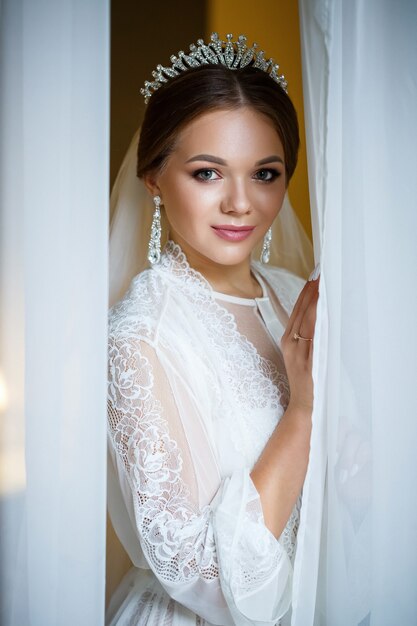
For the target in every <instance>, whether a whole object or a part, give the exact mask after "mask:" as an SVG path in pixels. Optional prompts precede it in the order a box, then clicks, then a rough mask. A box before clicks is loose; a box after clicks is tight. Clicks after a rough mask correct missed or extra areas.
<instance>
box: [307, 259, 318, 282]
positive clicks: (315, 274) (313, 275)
mask: <svg viewBox="0 0 417 626" xmlns="http://www.w3.org/2000/svg"><path fill="white" fill-rule="evenodd" d="M319 276H320V263H317V265H316V267H315V268H314V270H313V271H312V272H311V274H310V276H309V277H308V280H309V281H310V280H316V279H317V278H318V277H319Z"/></svg>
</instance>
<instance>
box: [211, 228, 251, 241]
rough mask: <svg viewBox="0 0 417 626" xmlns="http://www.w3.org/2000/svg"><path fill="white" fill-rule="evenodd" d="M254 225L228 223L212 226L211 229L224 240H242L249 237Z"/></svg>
mask: <svg viewBox="0 0 417 626" xmlns="http://www.w3.org/2000/svg"><path fill="white" fill-rule="evenodd" d="M254 228H255V226H231V225H229V224H225V225H223V224H222V225H220V226H212V229H213V230H214V232H215V233H216V235H218V236H219V237H221V238H222V239H226V241H243V239H246V238H247V237H249V235H250V234H251V232H252V231H253V230H254Z"/></svg>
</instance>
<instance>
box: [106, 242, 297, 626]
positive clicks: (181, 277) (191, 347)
mask: <svg viewBox="0 0 417 626" xmlns="http://www.w3.org/2000/svg"><path fill="white" fill-rule="evenodd" d="M252 272H253V274H254V275H255V277H256V278H257V279H258V281H259V282H260V283H261V285H262V287H263V291H264V294H263V297H261V298H255V299H253V300H252V299H245V298H238V297H235V296H228V295H224V294H220V293H217V292H215V291H213V289H212V287H211V286H210V284H209V283H208V282H207V281H206V280H205V279H204V277H203V276H202V275H201V274H199V273H198V272H196V271H195V270H193V269H192V268H190V266H189V265H188V263H187V260H186V258H185V255H184V254H183V253H182V251H181V249H180V247H179V246H178V245H176V244H174V243H173V242H171V241H169V242H168V243H167V245H166V246H165V248H164V251H163V254H162V258H161V261H160V263H158V264H157V265H155V266H153V267H152V268H151V269H149V270H145V271H144V272H142V273H140V274H138V275H137V276H136V277H135V278H134V279H133V280H132V282H131V285H130V288H129V290H128V292H127V293H126V295H125V296H124V297H123V299H122V300H120V301H119V302H118V303H116V304H115V305H114V306H113V307H112V308H111V309H110V311H109V386H108V442H109V446H108V451H109V470H108V472H109V476H108V507H109V513H110V517H111V520H112V523H113V526H114V528H115V531H116V533H117V535H118V537H119V539H120V541H121V543H122V544H123V546H124V548H125V550H126V551H127V553H128V554H129V556H130V558H131V560H132V563H133V564H134V567H132V568H131V569H130V570H129V572H128V573H127V574H126V576H125V578H124V579H123V580H122V582H121V583H120V585H119V587H118V588H117V589H116V592H115V593H114V594H113V597H112V599H111V602H110V605H109V607H108V610H107V613H106V624H108V625H111V626H114V625H116V624H117V625H118V626H121V625H123V626H127V625H130V626H139V625H145V624H146V625H150V626H161V625H165V626H176V625H181V626H186V625H193V626H196V625H200V626H202V625H207V626H209V625H211V624H221V625H227V626H228V625H233V624H238V625H240V624H242V625H246V624H248V625H249V624H259V625H261V624H262V625H263V626H265V625H269V624H270V625H271V626H272V625H275V624H282V625H286V624H289V623H290V614H291V589H292V571H293V562H294V553H295V548H296V533H297V528H298V521H299V511H300V505H301V494H300V496H299V498H298V501H297V503H296V505H295V507H294V510H293V512H292V514H291V516H290V518H289V520H288V523H287V525H286V528H285V529H284V531H283V533H282V535H281V536H280V537H279V539H278V540H277V539H275V537H274V536H273V535H272V533H271V532H270V531H269V530H268V529H267V527H266V526H265V524H264V520H263V515H262V507H261V502H260V498H259V494H258V492H257V490H256V488H255V486H254V484H253V482H252V480H251V478H250V471H251V468H252V467H253V465H254V463H255V461H256V460H257V458H258V457H259V455H260V453H261V452H262V450H263V448H264V446H265V444H266V442H267V440H268V438H269V437H270V435H271V433H272V431H273V430H274V428H275V426H276V424H277V422H278V421H279V419H280V418H281V416H282V415H283V413H284V411H285V408H286V406H287V404H288V400H289V387H288V382H287V378H286V375H285V367H284V362H283V359H282V354H281V351H280V348H279V344H280V339H281V336H282V334H283V332H284V329H285V325H286V322H287V319H288V315H289V314H290V313H291V310H292V307H293V305H294V303H295V301H296V299H297V296H298V294H299V292H300V290H301V288H302V287H303V285H304V281H303V280H302V279H300V278H298V277H297V276H295V275H293V274H291V273H290V272H288V271H286V270H284V269H279V268H270V267H265V266H262V265H261V264H258V263H252Z"/></svg>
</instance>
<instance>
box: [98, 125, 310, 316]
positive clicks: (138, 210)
mask: <svg viewBox="0 0 417 626" xmlns="http://www.w3.org/2000/svg"><path fill="white" fill-rule="evenodd" d="M139 135H140V129H138V130H137V131H136V133H135V134H134V136H133V138H132V141H131V143H130V146H129V148H128V150H127V152H126V155H125V157H124V159H123V162H122V165H121V167H120V170H119V173H118V175H117V177H116V180H115V182H114V185H113V188H112V192H111V198H110V216H111V219H110V244H109V262H110V267H109V305H110V306H112V305H113V304H114V303H115V302H117V301H118V300H119V299H120V298H121V297H122V296H123V295H124V293H125V291H126V290H127V288H128V287H129V284H130V281H131V280H132V278H133V277H134V276H136V274H138V273H139V272H141V271H142V270H143V269H145V267H147V265H148V260H147V254H148V241H149V234H150V229H151V223H152V214H153V210H154V208H153V203H152V199H151V197H150V195H149V193H148V191H147V189H146V188H145V185H144V184H143V182H142V181H141V180H140V179H139V178H138V177H137V176H136V152H137V145H138V141H139ZM166 233H167V228H163V235H164V234H165V236H166ZM161 243H162V245H163V243H164V242H163V241H162V242H161ZM260 249H261V246H260V247H259V250H256V251H255V253H254V254H256V255H257V256H256V258H257V259H258V258H259V254H260ZM254 258H255V257H254ZM270 264H271V265H278V266H280V267H285V268H287V269H289V270H290V271H292V272H294V273H295V274H297V275H299V276H302V277H303V278H307V277H308V275H309V274H310V272H311V270H312V268H313V266H314V261H313V247H312V244H311V242H310V240H309V238H308V237H307V235H306V233H305V231H304V229H303V227H302V225H301V223H300V221H299V219H298V217H297V216H296V214H295V212H294V209H293V208H292V206H291V204H290V201H289V198H288V195H287V194H286V196H285V199H284V204H283V206H282V209H281V211H280V212H279V214H278V217H277V218H276V220H275V222H274V224H273V227H272V243H271V259H270Z"/></svg>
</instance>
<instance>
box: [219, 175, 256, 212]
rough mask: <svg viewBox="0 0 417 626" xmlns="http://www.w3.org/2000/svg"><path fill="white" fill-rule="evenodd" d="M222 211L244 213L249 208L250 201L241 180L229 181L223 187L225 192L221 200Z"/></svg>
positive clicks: (248, 210)
mask: <svg viewBox="0 0 417 626" xmlns="http://www.w3.org/2000/svg"><path fill="white" fill-rule="evenodd" d="M221 210H222V212H223V213H234V214H236V215H244V214H245V213H249V212H250V210H251V202H250V198H249V194H248V190H247V189H246V185H245V183H244V182H243V181H230V182H229V184H228V185H227V187H226V188H225V194H224V197H223V199H222V202H221Z"/></svg>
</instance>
